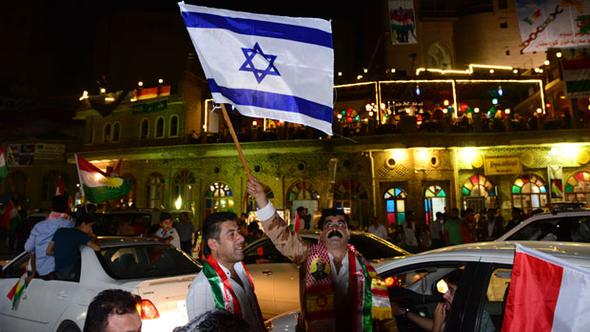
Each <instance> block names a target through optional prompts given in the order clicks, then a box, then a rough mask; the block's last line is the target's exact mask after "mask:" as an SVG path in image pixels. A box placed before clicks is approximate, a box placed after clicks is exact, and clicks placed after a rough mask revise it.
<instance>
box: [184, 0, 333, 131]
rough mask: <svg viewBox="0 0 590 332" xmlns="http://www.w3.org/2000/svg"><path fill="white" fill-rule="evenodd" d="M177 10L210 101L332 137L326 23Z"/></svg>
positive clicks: (330, 56) (329, 45)
mask: <svg viewBox="0 0 590 332" xmlns="http://www.w3.org/2000/svg"><path fill="white" fill-rule="evenodd" d="M178 5H179V7H180V11H181V15H182V17H183V19H184V22H185V24H186V27H187V30H188V32H189V35H190V37H191V40H192V42H193V46H194V47H195V50H196V52H197V55H198V57H199V61H200V62H201V66H202V67H203V71H204V72H205V76H206V77H207V81H208V83H209V88H210V90H211V95H212V97H213V100H214V101H215V102H216V103H220V104H222V103H227V104H232V105H234V106H235V108H236V109H237V110H238V111H239V112H240V113H241V114H243V115H245V116H251V117H259V118H269V119H275V120H280V121H287V122H294V123H300V124H304V125H306V126H310V127H313V128H316V129H319V130H321V131H323V132H325V133H326V134H328V135H332V119H333V113H332V109H333V105H334V104H333V94H334V90H333V89H334V48H333V46H332V27H331V25H330V22H329V21H327V20H323V19H318V18H302V17H285V16H274V15H264V14H253V13H245V12H237V11H232V10H225V9H214V8H207V7H202V6H194V5H187V4H185V3H183V2H180V3H178Z"/></svg>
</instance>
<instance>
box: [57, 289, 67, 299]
mask: <svg viewBox="0 0 590 332" xmlns="http://www.w3.org/2000/svg"><path fill="white" fill-rule="evenodd" d="M67 297H68V293H66V292H64V291H61V292H59V293H57V298H58V299H60V300H63V299H65V298H67Z"/></svg>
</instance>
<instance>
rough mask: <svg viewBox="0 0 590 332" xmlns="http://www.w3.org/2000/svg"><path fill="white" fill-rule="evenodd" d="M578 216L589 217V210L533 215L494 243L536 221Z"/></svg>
mask: <svg viewBox="0 0 590 332" xmlns="http://www.w3.org/2000/svg"><path fill="white" fill-rule="evenodd" d="M579 216H589V217H590V209H580V210H563V211H554V212H543V213H539V214H534V215H532V216H530V217H528V218H526V219H525V220H523V221H522V222H520V223H519V224H517V225H516V226H514V227H513V228H512V229H510V230H508V231H506V232H505V233H504V234H502V235H501V236H500V237H499V238H498V239H496V241H504V239H507V238H509V237H510V236H512V235H514V234H515V233H518V232H519V231H520V230H521V229H522V228H524V227H525V226H527V225H528V224H530V223H533V222H536V221H538V220H546V219H552V218H557V217H559V218H561V217H579Z"/></svg>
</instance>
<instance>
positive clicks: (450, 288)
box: [443, 269, 463, 310]
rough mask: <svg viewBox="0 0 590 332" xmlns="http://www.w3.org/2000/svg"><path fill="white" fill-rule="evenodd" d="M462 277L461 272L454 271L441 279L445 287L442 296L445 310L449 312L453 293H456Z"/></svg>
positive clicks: (453, 296) (460, 270)
mask: <svg viewBox="0 0 590 332" xmlns="http://www.w3.org/2000/svg"><path fill="white" fill-rule="evenodd" d="M462 276H463V270H462V269H456V270H455V271H453V272H451V273H449V274H447V275H446V276H445V277H444V278H443V280H444V281H445V283H446V285H447V289H446V292H445V293H444V294H443V299H444V300H445V309H446V310H451V305H452V304H453V299H454V298H455V292H456V291H457V285H458V284H459V280H461V277H462Z"/></svg>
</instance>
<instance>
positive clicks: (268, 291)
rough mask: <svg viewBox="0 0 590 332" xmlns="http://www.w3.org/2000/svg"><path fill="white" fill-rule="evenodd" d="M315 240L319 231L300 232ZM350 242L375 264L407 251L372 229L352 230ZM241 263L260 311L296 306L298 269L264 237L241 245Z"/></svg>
mask: <svg viewBox="0 0 590 332" xmlns="http://www.w3.org/2000/svg"><path fill="white" fill-rule="evenodd" d="M301 237H302V238H303V239H304V240H305V241H308V242H310V243H317V241H318V237H319V233H301ZM350 243H351V244H352V245H354V247H355V248H356V249H357V250H358V251H359V252H360V253H361V254H363V256H364V257H365V258H366V259H368V260H370V261H371V263H372V264H373V265H374V266H377V265H379V264H383V262H385V261H387V260H388V259H397V258H401V257H404V256H407V255H410V253H409V252H407V251H406V250H404V249H402V248H400V247H398V246H396V245H394V244H392V243H390V242H388V241H386V240H383V239H382V238H380V237H377V236H375V235H373V234H371V233H365V232H358V231H352V232H351V238H350ZM244 255H245V258H244V263H245V264H246V267H247V268H248V271H249V272H250V275H251V276H252V279H253V281H254V287H255V292H256V297H257V298H258V303H259V304H260V309H261V310H262V315H263V316H264V317H265V318H270V317H273V316H276V315H278V314H283V313H285V312H288V311H292V310H298V309H299V303H300V302H299V269H298V268H297V266H296V265H295V264H293V263H291V261H289V259H288V258H287V257H285V256H283V255H282V254H281V253H280V252H279V251H278V250H277V249H276V248H275V246H274V245H273V244H272V242H271V241H270V239H269V238H268V237H263V238H261V239H259V240H257V241H255V242H253V243H251V244H249V245H248V246H247V247H246V249H244Z"/></svg>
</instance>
